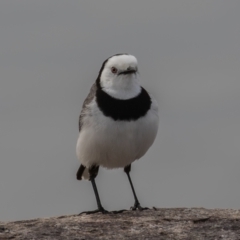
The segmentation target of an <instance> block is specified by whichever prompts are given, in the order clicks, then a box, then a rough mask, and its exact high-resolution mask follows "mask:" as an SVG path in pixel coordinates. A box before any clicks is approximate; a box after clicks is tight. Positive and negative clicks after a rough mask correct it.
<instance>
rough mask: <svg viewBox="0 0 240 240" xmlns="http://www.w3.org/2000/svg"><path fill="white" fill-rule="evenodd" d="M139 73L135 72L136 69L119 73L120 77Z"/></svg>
mask: <svg viewBox="0 0 240 240" xmlns="http://www.w3.org/2000/svg"><path fill="white" fill-rule="evenodd" d="M136 72H137V71H136V70H135V69H128V70H126V71H122V72H120V73H118V75H121V74H124V75H126V74H132V73H136Z"/></svg>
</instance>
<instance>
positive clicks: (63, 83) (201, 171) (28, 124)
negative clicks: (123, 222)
mask: <svg viewBox="0 0 240 240" xmlns="http://www.w3.org/2000/svg"><path fill="white" fill-rule="evenodd" d="M239 12H240V1H239V0H229V1H225V0H212V1H209V0H201V1H197V0H162V1H157V0H155V1H154V0H149V1H143V0H132V1H131V0H130V1H129V0H122V1H110V0H100V1H91V0H89V1H64V0H51V1H49V0H41V1H37V0H22V1H8V0H2V1H0V203H1V204H0V220H1V221H8V220H20V219H30V218H37V217H50V216H59V215H65V214H77V213H80V212H81V211H85V210H94V209H95V208H96V206H97V205H96V200H95V196H94V193H93V190H92V186H91V183H90V182H88V181H77V180H76V172H77V170H78V167H79V162H78V160H77V157H76V155H75V145H76V141H77V138H78V116H79V113H80V110H81V107H82V102H83V101H84V99H85V98H86V96H87V94H88V92H89V89H90V87H91V85H92V84H93V83H94V81H95V79H96V77H97V75H98V71H99V69H100V67H101V64H102V62H103V61H104V60H105V59H106V58H108V57H109V56H111V55H113V54H115V53H121V52H128V53H131V54H133V55H135V56H136V57H137V59H138V61H139V71H140V78H141V83H142V85H143V86H144V87H145V88H146V89H147V90H148V91H149V92H151V93H152V94H153V95H154V96H155V98H156V99H157V101H158V102H159V111H160V127H159V132H158V136H157V139H156V141H155V143H154V145H153V146H152V147H151V149H150V150H149V151H148V153H147V154H146V155H145V156H144V157H143V158H142V159H140V160H139V161H137V162H135V163H134V164H133V165H132V180H133V183H134V185H135V188H136V192H137V195H138V198H139V200H140V202H141V204H142V206H148V207H152V206H155V207H161V208H166V207H206V208H240V191H239V190H240V184H239V183H240V175H239V171H240V94H239V93H240V80H239V76H240V47H239V39H240V25H239V23H240V14H239ZM97 186H98V189H99V193H100V197H101V200H102V204H103V206H104V207H105V208H106V209H107V210H118V209H122V208H130V206H132V205H133V203H134V199H133V196H132V192H131V189H130V185H129V183H128V180H127V177H126V176H125V173H124V172H123V170H122V169H119V170H111V171H108V170H105V169H100V172H99V175H98V177H97Z"/></svg>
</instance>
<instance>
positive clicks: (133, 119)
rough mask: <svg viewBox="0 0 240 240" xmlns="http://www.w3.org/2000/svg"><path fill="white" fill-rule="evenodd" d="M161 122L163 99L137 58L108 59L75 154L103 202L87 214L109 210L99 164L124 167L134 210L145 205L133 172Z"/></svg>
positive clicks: (83, 117)
mask: <svg viewBox="0 0 240 240" xmlns="http://www.w3.org/2000/svg"><path fill="white" fill-rule="evenodd" d="M158 123H159V116H158V103H157V101H156V100H155V99H154V98H153V97H152V95H150V94H149V93H148V92H147V91H146V90H145V89H144V88H143V87H142V86H141V85H140V80H139V72H138V61H137V58H136V57H135V56H133V55H131V54H128V53H120V54H115V55H113V56H111V57H109V58H107V59H106V60H105V61H104V62H103V64H102V67H101V68H100V71H99V73H98V76H97V79H96V81H95V82H94V84H93V85H92V87H91V89H90V92H89V94H88V96H87V98H86V99H85V101H84V102H83V105H82V110H81V113H80V116H79V136H78V140H77V144H76V155H77V158H78V159H79V161H80V167H79V169H78V171H77V174H76V177H77V180H82V179H85V180H89V181H91V183H92V187H93V190H94V193H95V197H96V201H97V206H98V208H97V210H94V211H88V212H85V213H88V214H91V213H97V212H101V213H108V211H107V210H105V209H104V208H103V206H102V203H101V201H100V197H99V193H98V189H97V186H96V182H95V178H96V177H97V175H98V171H99V167H103V168H107V169H114V168H123V169H124V172H125V173H126V174H127V177H128V180H129V183H130V186H131V189H132V192H133V196H134V200H135V202H134V205H133V207H131V209H132V210H144V209H145V208H143V207H141V205H140V203H139V201H138V198H137V195H136V193H135V189H134V186H133V183H132V180H131V177H130V171H131V164H132V163H133V162H134V161H135V160H138V159H140V158H141V157H142V156H143V155H144V154H145V153H146V152H147V151H148V149H149V148H150V146H151V145H152V144H153V142H154V140H155V138H156V135H157V131H158Z"/></svg>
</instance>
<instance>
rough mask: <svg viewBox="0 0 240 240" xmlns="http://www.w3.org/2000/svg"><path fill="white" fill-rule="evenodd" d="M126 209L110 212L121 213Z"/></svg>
mask: <svg viewBox="0 0 240 240" xmlns="http://www.w3.org/2000/svg"><path fill="white" fill-rule="evenodd" d="M126 211H128V210H127V209H122V210H118V211H112V212H111V213H113V214H118V213H123V212H126Z"/></svg>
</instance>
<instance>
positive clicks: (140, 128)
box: [76, 100, 158, 168]
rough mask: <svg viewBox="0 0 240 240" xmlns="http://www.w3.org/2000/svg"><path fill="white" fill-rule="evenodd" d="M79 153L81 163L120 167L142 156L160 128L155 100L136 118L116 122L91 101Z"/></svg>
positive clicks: (80, 135) (79, 139)
mask: <svg viewBox="0 0 240 240" xmlns="http://www.w3.org/2000/svg"><path fill="white" fill-rule="evenodd" d="M89 108H90V111H87V112H86V113H85V116H84V119H83V122H84V124H83V127H82V129H81V132H80V134H79V138H78V141H77V146H76V152H77V157H78V159H79V160H80V162H81V163H82V164H83V165H84V166H86V167H90V166H92V165H94V164H96V165H100V166H103V167H106V168H119V167H125V166H126V165H129V164H130V163H132V162H133V161H135V160H136V159H139V158H141V157H142V156H143V155H144V154H145V153H146V152H147V150H148V149H149V147H150V146H151V145H152V143H153V142H154V139H155V137H156V134H157V130H158V107H157V103H156V102H155V101H154V100H152V105H151V109H150V110H149V111H148V112H147V114H146V115H145V116H144V117H141V118H139V119H138V120H136V121H130V122H129V121H114V120H113V119H111V118H109V117H106V116H104V115H103V114H102V112H101V111H100V110H99V109H98V107H97V103H96V102H95V100H94V101H92V102H91V103H90V104H89Z"/></svg>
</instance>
